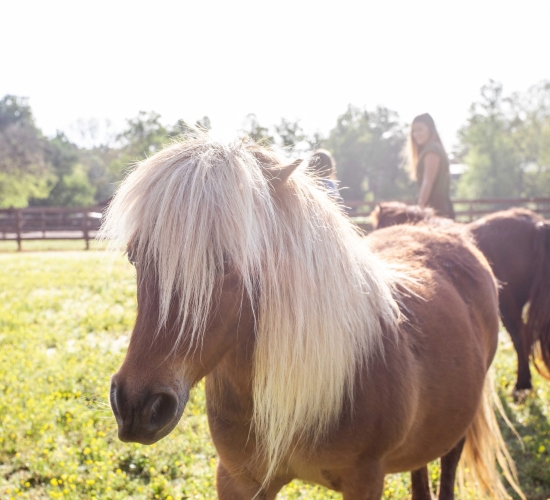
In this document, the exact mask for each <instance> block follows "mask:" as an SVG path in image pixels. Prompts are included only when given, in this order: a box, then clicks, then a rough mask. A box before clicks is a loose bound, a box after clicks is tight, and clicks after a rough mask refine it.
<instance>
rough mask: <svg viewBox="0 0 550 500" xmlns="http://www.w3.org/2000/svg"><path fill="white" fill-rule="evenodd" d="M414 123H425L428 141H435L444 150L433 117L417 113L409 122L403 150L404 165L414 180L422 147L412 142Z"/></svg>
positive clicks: (416, 177) (416, 176)
mask: <svg viewBox="0 0 550 500" xmlns="http://www.w3.org/2000/svg"><path fill="white" fill-rule="evenodd" d="M415 123H423V124H424V125H426V126H427V127H428V129H429V131H430V141H429V142H437V143H438V144H439V145H440V146H441V148H442V149H443V151H445V148H444V147H443V143H442V142H441V138H440V137H439V134H438V133H437V129H436V128H435V122H434V119H433V118H432V117H431V115H430V114H429V113H423V114H421V115H418V116H416V117H415V119H414V120H413V122H412V124H411V131H410V132H409V138H408V140H407V144H406V145H405V149H404V151H403V157H404V160H405V165H406V166H407V168H408V170H409V172H410V174H411V179H412V180H413V181H416V180H417V179H418V175H417V174H418V161H419V159H420V156H421V154H422V149H423V148H422V147H419V146H418V144H416V142H414V139H413V136H412V125H414V124H415Z"/></svg>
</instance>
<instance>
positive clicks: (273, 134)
mask: <svg viewBox="0 0 550 500" xmlns="http://www.w3.org/2000/svg"><path fill="white" fill-rule="evenodd" d="M430 111H432V112H433V114H434V115H435V117H436V119H437V110H430ZM195 125H198V126H200V127H202V128H205V129H209V128H210V125H211V124H210V120H209V118H208V117H206V116H205V117H204V118H202V119H201V120H199V121H198V122H197V123H196V124H195ZM188 131H189V125H188V124H186V123H185V122H184V121H183V120H182V121H178V122H177V123H175V124H171V125H167V124H164V123H163V122H162V120H161V116H160V115H159V114H158V113H155V112H153V111H151V112H144V111H141V112H140V113H139V114H138V115H137V116H136V117H134V118H132V119H129V120H127V121H126V126H125V128H124V130H122V131H121V132H120V133H118V134H116V135H115V136H114V137H113V138H112V140H108V141H105V143H104V144H100V145H96V146H93V147H79V146H77V145H76V144H74V143H73V142H71V141H70V140H69V139H68V138H67V137H66V135H65V134H64V133H63V132H57V134H56V135H55V136H54V137H46V136H45V135H44V134H43V133H42V131H41V130H40V129H39V128H38V127H37V126H36V123H35V120H34V117H33V114H32V110H31V108H30V105H29V103H28V100H27V99H26V98H23V97H18V96H12V95H7V96H5V97H4V98H3V99H2V100H0V208H6V207H26V206H29V205H30V206H88V205H93V204H95V203H100V202H103V201H105V200H107V199H108V198H109V197H110V196H111V195H112V193H113V192H114V190H115V188H116V186H117V184H118V182H120V181H121V180H122V178H123V177H124V176H125V174H126V172H127V171H128V168H129V167H130V166H131V165H132V164H134V163H135V162H136V161H139V160H141V159H143V158H145V157H147V156H150V155H151V154H153V153H154V152H155V151H157V150H158V149H159V148H160V147H162V145H164V144H166V143H167V142H169V141H170V140H171V139H174V138H177V137H180V136H185V134H186V133H187V132H188ZM241 134H242V135H243V136H244V135H248V136H249V137H251V138H253V139H255V140H257V141H262V142H263V143H264V144H269V145H272V146H274V147H278V148H286V149H288V150H289V151H290V152H291V153H292V152H293V153H294V154H302V153H304V152H307V151H312V150H314V149H316V148H318V147H323V148H325V149H328V150H329V151H331V152H332V154H333V155H334V157H335V159H336V162H337V171H338V177H339V179H340V181H341V184H340V185H341V187H342V188H343V189H342V191H341V192H342V195H343V197H344V199H348V200H350V199H355V200H357V199H364V200H373V201H381V200H392V199H398V200H399V199H400V200H412V199H414V198H415V193H416V186H415V185H414V184H413V183H412V181H411V180H410V178H409V174H408V172H407V171H406V170H405V168H404V166H403V159H402V151H403V149H404V147H405V143H406V139H407V134H408V124H406V123H404V122H403V120H401V118H400V117H399V115H398V113H397V112H396V111H392V110H390V109H387V108H385V107H377V108H375V109H374V110H368V109H365V108H360V107H357V106H353V105H349V106H348V108H347V109H346V110H345V111H344V112H343V113H342V114H341V115H340V116H339V117H338V118H337V120H336V123H335V126H334V127H333V128H332V130H331V131H330V132H329V133H328V135H327V136H321V135H319V134H314V135H313V136H309V135H308V134H307V133H306V132H305V131H304V129H303V127H302V126H301V124H300V121H299V120H288V119H285V118H282V119H281V120H280V122H279V123H277V124H275V125H271V126H265V125H263V124H261V123H260V122H259V121H258V118H257V117H256V115H254V114H250V115H248V116H247V117H246V118H245V120H244V122H243V127H242V130H241ZM451 157H452V161H453V162H454V163H463V164H466V165H467V169H466V170H465V172H464V173H463V175H461V176H460V178H458V179H455V180H454V181H453V185H452V191H453V193H452V194H453V195H454V196H457V197H461V198H499V197H529V196H550V81H542V82H540V83H539V84H537V85H534V86H533V87H531V88H530V89H529V90H527V91H525V92H521V93H512V94H509V95H506V94H505V93H504V91H503V87H502V85H501V84H500V83H497V82H494V81H489V82H488V83H487V84H486V85H484V86H483V87H482V89H481V92H480V96H479V98H478V99H477V100H476V102H474V103H472V105H471V107H470V110H469V114H468V118H467V120H466V122H465V123H464V125H463V126H462V127H461V128H460V130H459V131H458V141H457V145H456V147H455V149H454V150H453V151H451Z"/></svg>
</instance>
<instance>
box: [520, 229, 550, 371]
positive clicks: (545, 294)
mask: <svg viewBox="0 0 550 500" xmlns="http://www.w3.org/2000/svg"><path fill="white" fill-rule="evenodd" d="M524 342H525V349H526V352H529V353H530V355H531V358H532V359H533V360H534V364H535V366H536V367H537V370H538V371H539V373H541V374H542V375H543V376H544V377H546V378H550V222H539V223H537V225H536V234H535V279H534V280H533V284H532V285H531V290H530V291H529V310H528V315H527V324H526V325H525V329H524ZM539 360H541V361H542V363H543V364H544V369H541V366H540V363H539V362H538V361H539Z"/></svg>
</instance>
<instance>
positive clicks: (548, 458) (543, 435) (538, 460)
mask: <svg viewBox="0 0 550 500" xmlns="http://www.w3.org/2000/svg"><path fill="white" fill-rule="evenodd" d="M499 397H500V400H501V402H502V405H503V407H504V411H505V413H506V415H507V417H508V418H509V419H510V421H511V422H512V423H513V424H514V426H515V428H516V430H517V432H518V433H519V435H520V436H521V437H522V439H523V446H522V443H520V441H519V440H518V438H517V437H516V436H515V435H514V433H513V432H512V430H511V429H510V428H509V427H508V425H507V424H506V423H505V422H504V421H503V419H502V418H500V416H499V424H500V428H501V431H502V435H503V436H504V439H505V441H506V445H507V447H508V450H509V451H510V454H511V455H512V458H513V459H514V462H515V463H516V467H517V471H518V477H519V484H520V486H521V488H522V490H523V492H524V493H525V496H526V497H527V498H528V500H546V499H548V498H550V421H549V419H548V418H547V417H546V415H545V412H544V406H545V405H547V404H548V403H549V401H546V400H545V398H542V397H541V395H540V394H538V393H537V392H536V391H533V392H531V394H529V395H528V396H527V398H526V399H525V401H524V402H523V403H520V404H515V403H514V402H513V401H512V400H511V397H510V396H509V395H507V394H504V393H503V392H501V393H500V394H499ZM508 492H509V493H510V495H511V496H512V497H513V498H519V497H518V496H517V495H516V494H515V493H514V492H513V490H512V489H511V488H508Z"/></svg>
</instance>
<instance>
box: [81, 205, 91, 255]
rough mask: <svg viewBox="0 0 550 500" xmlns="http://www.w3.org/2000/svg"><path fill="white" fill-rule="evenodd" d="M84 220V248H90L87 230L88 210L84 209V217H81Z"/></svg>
mask: <svg viewBox="0 0 550 500" xmlns="http://www.w3.org/2000/svg"><path fill="white" fill-rule="evenodd" d="M82 220H83V222H84V228H83V231H84V240H86V250H89V249H90V235H89V232H88V210H84V217H83V218H82Z"/></svg>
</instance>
